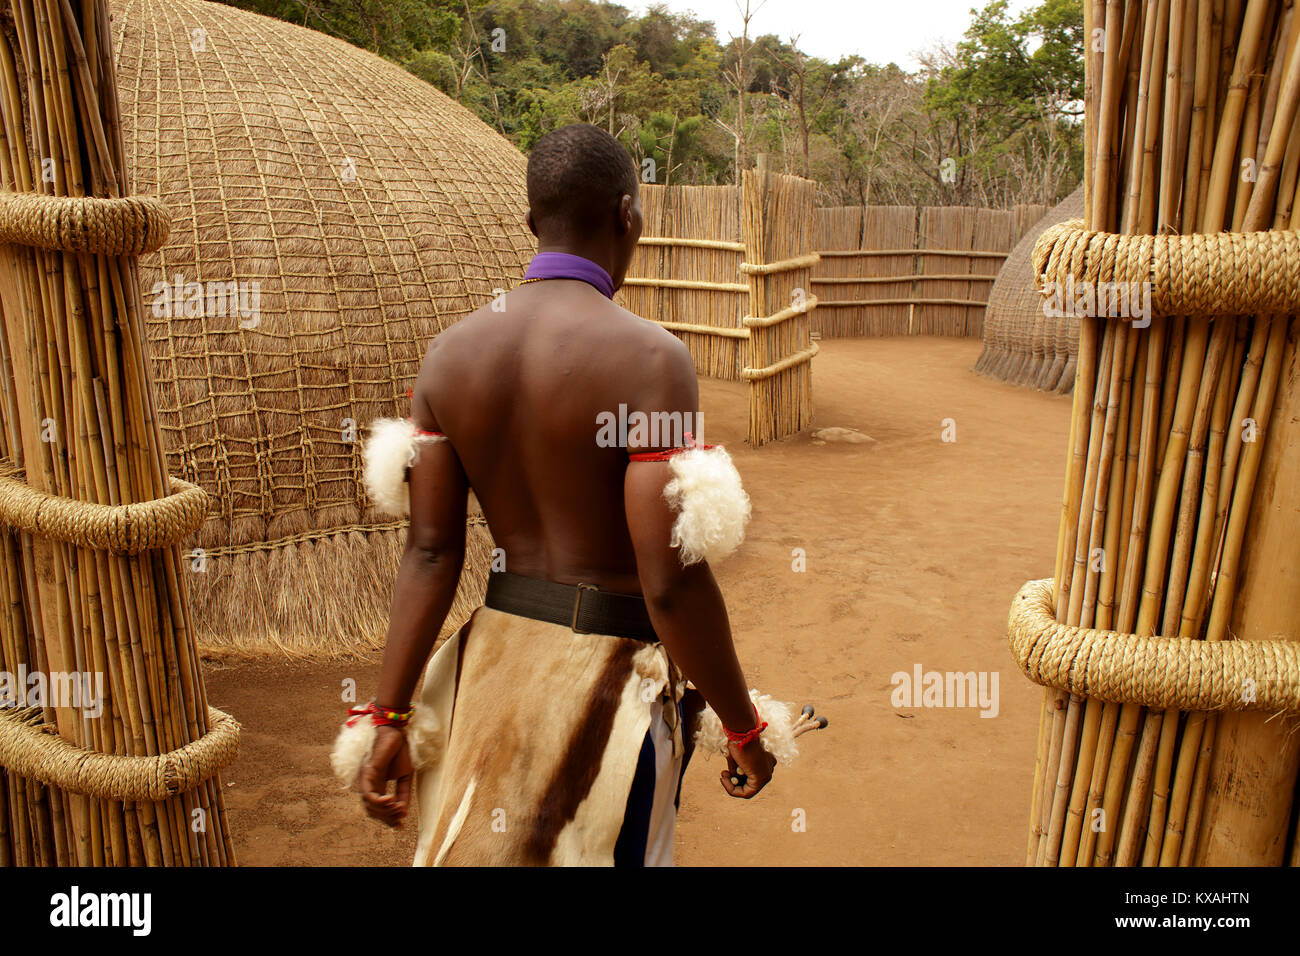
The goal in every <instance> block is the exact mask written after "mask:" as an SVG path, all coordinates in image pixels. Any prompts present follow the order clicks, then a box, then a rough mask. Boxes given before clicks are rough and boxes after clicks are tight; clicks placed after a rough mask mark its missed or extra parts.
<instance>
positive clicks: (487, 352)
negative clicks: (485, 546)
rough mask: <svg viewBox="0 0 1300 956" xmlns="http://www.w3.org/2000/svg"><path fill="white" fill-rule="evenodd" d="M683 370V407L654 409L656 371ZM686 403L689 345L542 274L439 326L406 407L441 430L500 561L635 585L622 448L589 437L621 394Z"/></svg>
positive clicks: (630, 588) (622, 586) (623, 586)
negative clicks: (500, 301)
mask: <svg viewBox="0 0 1300 956" xmlns="http://www.w3.org/2000/svg"><path fill="white" fill-rule="evenodd" d="M498 308H500V307H499V306H498ZM686 378H689V385H688V387H687V391H688V392H689V394H690V407H689V408H680V409H665V408H663V404H662V396H663V395H664V394H665V387H664V386H665V382H669V381H673V382H675V383H676V384H677V386H678V387H677V389H676V390H675V391H669V392H668V393H669V394H677V395H680V394H682V388H681V387H680V385H681V383H682V382H683V380H684V379H686ZM696 404H697V393H696V391H695V385H694V372H693V369H692V366H691V360H690V355H689V353H688V352H687V350H686V347H685V346H684V345H683V344H682V343H681V342H680V341H678V340H677V339H676V338H675V337H674V336H673V335H671V334H670V333H668V332H666V331H665V330H663V329H661V328H660V327H659V326H657V325H655V324H654V323H652V322H647V321H645V320H644V319H641V318H640V317H638V316H636V315H633V314H632V313H630V312H628V311H627V310H625V309H622V308H620V307H618V306H616V305H615V304H614V303H612V302H610V301H609V300H608V299H606V298H605V297H604V296H603V295H601V294H600V293H599V292H598V291H596V290H595V289H594V288H592V287H591V286H589V285H587V284H586V283H584V282H580V281H576V280H548V281H545V282H537V283H530V284H526V285H523V286H520V287H519V288H517V289H515V290H514V291H512V292H510V293H509V294H508V295H507V296H506V297H505V302H504V309H503V310H502V311H493V309H492V307H491V306H485V307H484V308H482V309H479V310H478V311H477V312H475V313H473V314H472V315H470V316H469V317H467V318H466V319H464V320H462V321H461V322H459V323H458V324H456V325H455V326H453V327H452V328H450V329H448V330H447V331H445V332H443V333H441V334H440V335H439V336H438V337H437V338H436V339H435V340H434V342H433V343H432V344H431V345H430V347H429V351H428V354H427V355H426V357H425V361H424V365H423V367H422V368H421V371H420V377H419V381H418V382H417V384H416V388H415V392H414V401H413V403H412V414H413V416H414V417H415V420H416V423H417V424H418V425H421V427H428V428H436V429H437V430H439V431H441V432H443V433H445V434H446V435H447V436H448V438H449V440H450V442H451V445H452V447H453V448H455V450H456V453H457V455H458V457H459V459H460V463H461V466H462V467H463V469H464V471H465V475H466V477H467V479H468V481H469V484H470V487H471V488H472V489H473V490H474V492H475V494H476V496H477V497H478V501H479V503H480V505H481V506H482V508H483V513H484V516H485V517H486V518H487V522H488V526H489V528H490V529H491V531H492V535H493V538H494V540H495V541H496V544H497V547H499V548H502V549H504V552H505V560H506V569H507V570H509V571H512V572H514V573H516V574H524V575H528V576H530V577H539V578H545V579H548V580H553V581H561V582H563V583H566V584H577V583H580V582H587V583H591V584H595V585H597V586H599V587H601V588H604V589H606V590H611V591H619V592H622V593H627V594H639V593H640V592H641V585H640V582H639V580H638V577H637V562H636V556H635V554H634V552H633V548H632V541H631V538H630V536H629V533H628V527H627V519H626V516H625V512H624V500H623V494H624V491H623V489H624V474H625V471H626V469H627V463H628V458H627V451H628V450H627V448H625V447H619V446H617V445H615V446H608V445H606V446H602V444H600V443H598V441H597V434H598V421H599V419H598V416H600V415H601V414H602V413H608V414H610V415H617V414H618V412H619V406H620V405H624V406H626V408H627V409H628V411H629V413H630V412H633V411H636V410H638V409H640V410H642V411H646V412H649V411H651V410H652V409H654V410H663V411H669V412H671V411H681V412H683V413H686V412H690V413H692V414H694V412H695V411H696ZM422 418H423V419H424V421H422Z"/></svg>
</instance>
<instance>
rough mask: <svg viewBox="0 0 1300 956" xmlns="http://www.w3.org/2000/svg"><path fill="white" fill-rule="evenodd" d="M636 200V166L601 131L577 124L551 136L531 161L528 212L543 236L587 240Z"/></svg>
mask: <svg viewBox="0 0 1300 956" xmlns="http://www.w3.org/2000/svg"><path fill="white" fill-rule="evenodd" d="M636 194H637V176H636V164H635V163H634V162H633V161H632V157H631V156H630V155H628V152H627V150H626V149H624V148H623V146H622V145H621V144H620V143H619V142H618V140H616V139H615V138H614V137H612V136H610V135H609V133H607V132H605V131H604V130H603V129H601V128H600V127H598V126H591V125H589V124H587V123H575V124H573V125H572V126H564V127H561V128H560V129H557V130H555V132H553V133H547V134H546V135H545V136H543V137H542V138H541V139H539V140H538V141H537V143H536V144H535V145H534V146H533V149H532V152H531V153H529V155H528V207H529V210H530V212H531V213H532V218H533V223H534V225H535V226H536V228H537V232H538V234H539V235H542V234H550V235H563V236H570V237H573V238H577V239H580V238H586V237H589V236H593V235H595V234H597V233H599V232H600V231H601V230H602V229H603V228H604V227H605V226H606V224H607V223H609V222H611V221H612V219H613V217H614V216H615V215H616V214H617V212H618V209H619V202H620V200H621V199H622V198H623V197H624V196H633V197H635V196H636Z"/></svg>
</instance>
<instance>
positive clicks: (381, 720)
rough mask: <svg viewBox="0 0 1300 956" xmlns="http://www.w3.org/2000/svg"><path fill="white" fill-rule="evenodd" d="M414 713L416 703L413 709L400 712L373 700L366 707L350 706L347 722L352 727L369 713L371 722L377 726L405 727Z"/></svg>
mask: <svg viewBox="0 0 1300 956" xmlns="http://www.w3.org/2000/svg"><path fill="white" fill-rule="evenodd" d="M414 713H415V706H414V705H412V706H411V709H410V710H408V711H406V712H405V713H400V712H398V711H396V710H387V709H385V708H383V707H380V706H379V705H378V704H376V703H375V702H374V701H373V700H372V701H371V702H370V703H368V704H366V706H364V707H349V708H348V714H349V719H348V722H347V723H348V726H349V727H351V726H352V725H353V724H355V723H356V722H357V721H358V720H360V719H361V718H362V717H365V716H366V715H367V714H369V715H370V722H371V723H372V724H374V725H375V726H376V727H397V728H399V729H400V728H402V727H405V726H406V725H407V724H408V723H410V722H411V716H412V715H413V714H414Z"/></svg>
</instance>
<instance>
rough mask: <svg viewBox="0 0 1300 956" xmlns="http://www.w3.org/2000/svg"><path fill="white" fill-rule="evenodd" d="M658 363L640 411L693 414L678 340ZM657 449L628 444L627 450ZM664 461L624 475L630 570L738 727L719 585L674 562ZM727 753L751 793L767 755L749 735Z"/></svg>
mask: <svg viewBox="0 0 1300 956" xmlns="http://www.w3.org/2000/svg"><path fill="white" fill-rule="evenodd" d="M656 364H659V365H660V366H661V367H660V369H659V370H658V371H659V373H660V374H659V375H657V376H656V378H655V382H654V384H653V385H652V386H651V387H650V388H649V389H648V394H650V396H651V398H650V399H649V400H648V401H645V402H641V403H638V404H639V405H640V406H641V409H642V410H643V411H645V412H647V413H650V412H655V411H664V412H669V413H671V412H682V413H686V412H689V413H690V415H689V417H688V418H686V419H685V420H687V421H690V420H691V419H694V418H695V417H696V412H697V409H698V402H699V397H698V386H697V384H696V379H695V370H694V367H693V365H692V364H691V360H690V355H689V353H687V352H686V349H685V347H681V348H680V349H674V350H672V351H671V352H670V353H669V355H668V356H666V357H665V358H664V361H662V362H660V363H656ZM653 450H662V449H657V448H629V449H628V451H629V452H635V451H653ZM671 477H672V475H671V471H670V467H669V464H668V462H665V461H651V462H630V463H629V464H628V468H627V474H626V477H625V479H624V504H625V509H626V513H627V524H628V531H629V532H630V534H631V538H632V546H633V548H634V550H635V552H636V559H637V574H638V577H639V578H640V581H641V592H642V595H643V596H644V597H645V601H646V607H647V610H648V611H649V614H650V621H651V623H652V624H653V625H654V628H655V633H656V634H657V635H658V636H659V639H660V640H661V641H662V642H663V644H664V647H666V648H667V650H668V653H669V655H670V656H671V657H672V659H673V661H674V662H675V663H676V664H677V666H678V667H679V668H681V670H682V673H683V674H685V675H686V676H687V677H688V678H689V679H690V680H691V682H692V683H694V684H695V687H696V688H697V689H698V690H699V692H700V693H701V694H702V695H703V696H704V699H705V700H706V701H708V702H709V704H710V705H712V707H713V710H714V712H715V713H716V714H717V715H718V719H719V720H721V721H722V725H723V726H724V727H726V728H727V729H728V730H731V731H735V732H738V733H739V732H744V731H747V730H750V729H752V728H753V727H754V726H755V713H754V705H753V703H752V702H751V701H750V699H749V691H748V685H747V683H746V681H745V675H744V673H743V672H742V671H741V668H740V662H739V661H738V660H737V659H736V650H735V646H734V645H733V643H732V639H731V625H730V622H729V621H728V619H727V608H726V605H725V603H724V602H723V599H722V591H721V590H720V589H719V587H718V583H717V581H716V580H715V579H714V577H713V572H712V571H711V570H710V568H709V566H708V563H707V562H705V561H700V562H698V563H696V564H692V565H691V566H690V567H682V564H681V557H680V551H679V549H678V548H674V547H673V546H672V544H671V538H672V528H673V524H674V522H675V521H676V518H677V515H676V513H675V512H674V511H673V509H672V508H670V507H669V505H668V502H667V501H666V500H665V498H664V494H663V492H664V486H665V484H667V482H668V481H669V480H670V479H671ZM731 749H732V755H731V756H732V759H733V760H734V762H735V764H736V765H737V766H738V768H739V770H740V771H741V772H742V773H744V774H745V775H746V777H747V778H748V779H747V782H746V784H745V785H744V786H743V787H733V786H731V785H730V780H729V777H730V774H728V773H725V772H724V773H723V775H722V776H723V786H724V787H725V788H726V789H727V791H728V792H729V793H731V794H732V795H733V796H743V797H749V796H753V795H754V794H755V793H757V792H758V791H759V790H761V789H762V788H763V786H764V785H765V784H766V783H767V781H768V780H769V779H771V775H772V774H771V771H772V767H773V765H774V764H775V761H774V760H772V758H771V757H770V756H769V755H768V754H767V752H766V751H765V750H764V749H763V747H762V742H761V741H760V740H758V739H755V740H753V741H752V742H751V743H750V744H748V745H746V746H745V747H744V748H738V747H734V746H733V747H732V748H731Z"/></svg>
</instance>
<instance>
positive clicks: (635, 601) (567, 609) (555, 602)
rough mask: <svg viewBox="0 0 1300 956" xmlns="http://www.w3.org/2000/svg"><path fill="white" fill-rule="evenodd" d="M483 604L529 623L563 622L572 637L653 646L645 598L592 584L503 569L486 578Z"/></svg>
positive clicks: (653, 634)
mask: <svg viewBox="0 0 1300 956" xmlns="http://www.w3.org/2000/svg"><path fill="white" fill-rule="evenodd" d="M483 603H484V604H485V605H487V606H488V607H490V608H492V609H493V610H496V611H502V612H504V613H506V614H517V615H519V616H520V617H527V618H531V619H533V620H534V621H546V622H547V623H549V624H563V625H564V626H565V627H568V628H570V629H572V630H573V631H574V632H575V633H577V634H609V635H611V636H613V637H630V638H632V639H633V640H637V641H646V642H647V643H651V644H653V643H655V642H656V641H658V640H659V638H658V637H657V636H656V635H655V629H654V626H653V625H652V624H651V623H650V614H649V612H648V611H646V607H645V598H643V597H641V596H640V595H637V594H616V593H614V592H613V591H602V590H600V589H599V588H598V587H596V586H595V585H594V584H576V585H575V584H560V583H558V582H556V581H543V580H542V579H541V578H529V577H524V576H523V575H522V574H511V573H510V572H508V571H495V572H493V573H492V574H489V575H488V586H487V597H486V598H485V599H484V601H483Z"/></svg>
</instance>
